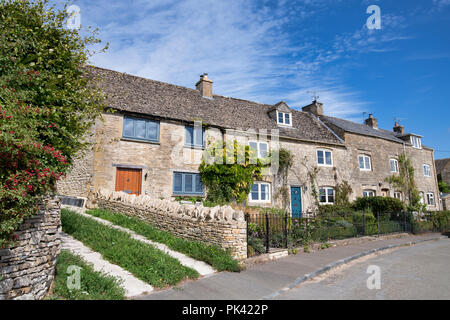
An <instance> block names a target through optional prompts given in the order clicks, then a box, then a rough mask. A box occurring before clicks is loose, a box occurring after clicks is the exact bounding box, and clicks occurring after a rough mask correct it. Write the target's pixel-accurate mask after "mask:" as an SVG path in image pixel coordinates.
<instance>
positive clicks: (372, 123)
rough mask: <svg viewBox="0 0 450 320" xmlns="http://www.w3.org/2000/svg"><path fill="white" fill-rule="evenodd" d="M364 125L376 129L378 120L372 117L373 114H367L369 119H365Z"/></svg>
mask: <svg viewBox="0 0 450 320" xmlns="http://www.w3.org/2000/svg"><path fill="white" fill-rule="evenodd" d="M366 125H368V126H369V127H371V128H374V129H378V120H377V118H374V117H373V114H369V119H366Z"/></svg>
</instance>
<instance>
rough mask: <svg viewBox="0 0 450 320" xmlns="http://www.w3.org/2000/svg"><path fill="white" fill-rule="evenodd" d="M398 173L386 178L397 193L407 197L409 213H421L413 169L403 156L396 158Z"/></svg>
mask: <svg viewBox="0 0 450 320" xmlns="http://www.w3.org/2000/svg"><path fill="white" fill-rule="evenodd" d="M398 165H399V173H398V175H397V174H393V175H392V176H390V177H389V178H386V182H389V183H390V184H392V185H393V186H394V188H395V189H396V190H398V191H401V192H402V193H403V194H404V195H406V196H407V197H408V205H409V211H423V209H424V206H423V205H422V204H421V203H420V194H419V190H418V189H417V185H416V181H415V179H414V167H413V165H412V164H411V159H409V158H408V157H407V156H406V155H405V154H401V155H400V156H399V157H398Z"/></svg>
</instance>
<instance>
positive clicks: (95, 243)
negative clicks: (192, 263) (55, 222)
mask: <svg viewBox="0 0 450 320" xmlns="http://www.w3.org/2000/svg"><path fill="white" fill-rule="evenodd" d="M61 222H62V229H63V231H64V232H66V233H68V234H70V235H71V236H73V237H74V238H75V239H77V240H79V241H81V242H83V243H84V244H85V245H86V246H88V247H90V248H91V249H92V250H94V251H97V252H99V253H101V255H102V256H103V258H104V259H105V260H108V261H109V262H111V263H113V264H116V265H118V266H120V267H122V268H124V269H125V270H128V271H129V272H131V273H132V274H133V275H134V276H136V277H137V278H139V279H141V280H142V281H145V282H147V283H149V284H150V285H152V286H154V287H159V288H161V287H166V286H168V285H175V284H177V283H178V282H180V281H182V280H184V279H188V278H189V279H195V278H197V277H198V276H199V274H198V272H197V271H195V270H193V269H191V268H188V267H186V266H183V265H182V264H180V262H179V261H178V260H177V259H175V258H172V257H171V256H169V255H167V254H166V253H164V252H162V251H160V250H158V249H156V248H155V247H153V246H151V245H148V244H146V243H143V242H140V241H137V240H134V239H132V238H131V237H130V235H128V234H127V233H125V232H122V231H119V230H115V229H112V228H110V227H108V226H105V225H103V224H101V223H99V222H97V221H94V220H92V219H89V218H86V217H83V216H81V215H79V214H77V213H75V212H72V211H70V210H67V209H62V210H61Z"/></svg>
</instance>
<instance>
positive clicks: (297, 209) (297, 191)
mask: <svg viewBox="0 0 450 320" xmlns="http://www.w3.org/2000/svg"><path fill="white" fill-rule="evenodd" d="M291 210H292V217H293V218H301V217H302V191H301V188H300V187H291Z"/></svg>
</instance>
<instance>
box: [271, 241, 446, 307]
mask: <svg viewBox="0 0 450 320" xmlns="http://www.w3.org/2000/svg"><path fill="white" fill-rule="evenodd" d="M369 266H378V267H379V271H380V280H381V281H380V289H368V285H367V279H368V278H369V277H371V276H372V278H371V279H373V274H372V273H367V271H368V267H369ZM449 266H450V239H448V240H447V239H444V240H440V241H427V242H423V243H420V244H417V245H414V246H411V247H401V248H398V249H394V250H391V251H389V252H387V253H381V254H377V255H373V256H370V257H366V258H361V259H359V260H356V261H354V262H352V263H350V264H349V265H347V266H344V267H341V268H339V269H337V270H332V271H330V272H329V273H328V274H325V275H322V276H319V277H318V278H316V279H313V280H310V281H308V282H304V283H303V284H300V285H299V286H297V287H295V288H293V289H291V290H288V291H286V292H284V293H283V294H280V295H278V296H277V297H274V299H277V300H316V299H324V300H329V299H333V300H339V299H345V300H355V299H358V300H393V299H397V300H403V299H411V300H416V299H433V300H434V299H436V300H442V299H446V300H448V299H450V269H449ZM372 272H373V271H372ZM369 284H371V285H374V284H376V282H373V281H369Z"/></svg>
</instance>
